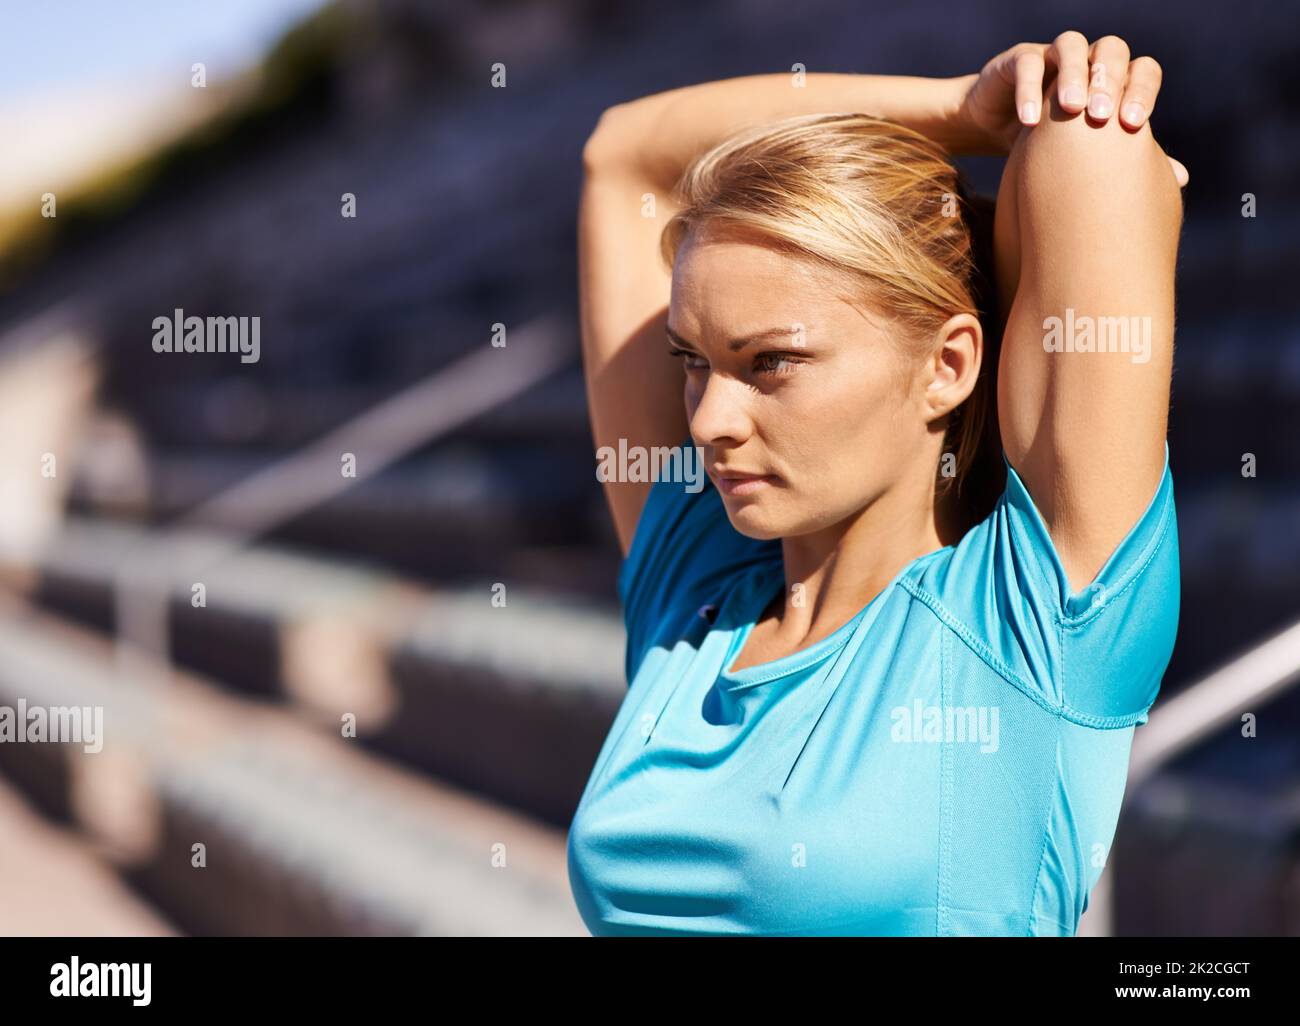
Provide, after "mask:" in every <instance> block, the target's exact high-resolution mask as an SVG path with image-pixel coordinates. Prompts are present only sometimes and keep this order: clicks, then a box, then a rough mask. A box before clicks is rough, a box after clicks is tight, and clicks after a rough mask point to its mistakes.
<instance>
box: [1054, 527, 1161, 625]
mask: <svg viewBox="0 0 1300 1026" xmlns="http://www.w3.org/2000/svg"><path fill="white" fill-rule="evenodd" d="M1172 522H1173V504H1172V503H1169V502H1166V503H1165V507H1164V513H1162V514H1161V517H1160V533H1159V534H1157V535H1156V537H1155V540H1154V541H1152V542H1151V543H1150V544H1149V545H1148V546H1147V551H1146V553H1145V558H1144V559H1143V560H1142V564H1141V566H1138V567H1137V568H1136V569H1134V570H1133V571H1132V572H1131V573H1130V574H1129V575H1128V579H1127V580H1125V581H1124V582H1123V587H1120V588H1118V589H1117V590H1116V591H1114V592H1113V593H1112V592H1111V591H1110V590H1109V589H1107V591H1106V592H1105V598H1104V599H1103V600H1102V601H1101V602H1099V603H1095V604H1094V605H1090V606H1089V607H1088V608H1087V610H1085V611H1084V612H1082V613H1080V614H1079V615H1078V616H1065V615H1064V614H1061V615H1059V616H1058V618H1057V619H1058V621H1059V623H1060V624H1061V626H1062V627H1063V628H1064V629H1065V630H1069V631H1077V630H1081V629H1082V628H1084V627H1086V626H1087V625H1088V624H1089V623H1091V622H1092V621H1093V620H1095V619H1096V618H1097V617H1098V616H1100V615H1101V614H1102V613H1103V612H1104V611H1105V610H1106V609H1108V608H1109V607H1110V605H1111V603H1112V602H1114V601H1115V600H1116V599H1118V598H1119V597H1120V596H1121V595H1123V594H1124V592H1126V591H1128V590H1129V589H1130V588H1132V587H1133V586H1134V585H1135V584H1137V582H1138V581H1139V580H1141V578H1142V575H1143V574H1144V573H1146V570H1147V567H1149V566H1150V565H1151V562H1152V560H1154V559H1155V558H1156V554H1157V553H1158V552H1159V551H1160V546H1161V545H1162V544H1163V543H1164V540H1165V537H1166V536H1167V535H1168V534H1169V525H1170V524H1171V523H1172Z"/></svg>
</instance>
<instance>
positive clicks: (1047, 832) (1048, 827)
mask: <svg viewBox="0 0 1300 1026" xmlns="http://www.w3.org/2000/svg"><path fill="white" fill-rule="evenodd" d="M1052 756H1053V761H1054V763H1055V769H1054V770H1053V772H1052V782H1051V785H1050V792H1049V793H1050V795H1051V799H1050V800H1049V801H1047V802H1044V803H1043V804H1044V817H1045V818H1044V820H1043V827H1042V830H1043V843H1042V847H1040V848H1039V850H1038V871H1037V872H1035V873H1034V887H1033V889H1032V890H1031V891H1030V892H1029V918H1028V921H1027V922H1026V923H1025V936H1027V937H1032V936H1034V926H1035V923H1036V921H1037V916H1036V915H1035V914H1034V909H1035V908H1036V907H1037V906H1038V889H1039V887H1041V886H1042V884H1043V869H1044V867H1046V865H1047V847H1048V841H1049V840H1050V838H1051V834H1052V814H1053V813H1054V812H1055V811H1056V801H1057V799H1056V795H1058V794H1059V793H1060V789H1061V717H1059V716H1058V717H1057V718H1056V744H1055V746H1054V748H1053V750H1052ZM1046 918H1048V919H1052V920H1053V921H1056V917H1055V916H1047V917H1046ZM1059 925H1061V926H1064V925H1065V924H1064V923H1059Z"/></svg>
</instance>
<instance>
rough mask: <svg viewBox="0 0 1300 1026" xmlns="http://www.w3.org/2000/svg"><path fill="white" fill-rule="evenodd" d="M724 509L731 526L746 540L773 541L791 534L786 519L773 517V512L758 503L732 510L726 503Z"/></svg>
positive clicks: (745, 504) (743, 505) (747, 504)
mask: <svg viewBox="0 0 1300 1026" xmlns="http://www.w3.org/2000/svg"><path fill="white" fill-rule="evenodd" d="M723 508H725V509H726V511H727V519H728V520H730V521H731V526H732V527H734V528H735V529H736V530H737V531H739V532H740V533H741V534H743V535H744V536H745V537H746V538H753V539H754V540H755V541H771V540H772V539H774V538H784V537H785V536H786V535H787V534H788V533H789V530H788V527H789V525H788V524H786V523H785V520H784V518H781V517H776V516H773V515H772V513H771V511H768V510H764V509H763V508H762V506H761V505H760V504H758V503H744V504H741V505H740V506H739V507H738V508H732V507H731V506H729V505H727V503H726V502H724V503H723Z"/></svg>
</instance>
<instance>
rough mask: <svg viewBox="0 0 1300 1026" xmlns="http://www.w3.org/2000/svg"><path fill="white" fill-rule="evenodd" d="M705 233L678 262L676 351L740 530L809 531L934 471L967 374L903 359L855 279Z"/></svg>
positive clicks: (693, 419) (672, 321)
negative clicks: (858, 298) (850, 296)
mask: <svg viewBox="0 0 1300 1026" xmlns="http://www.w3.org/2000/svg"><path fill="white" fill-rule="evenodd" d="M696 236H697V233H696V231H691V232H690V233H688V235H687V237H686V239H685V240H684V241H683V243H682V245H681V247H680V248H679V250H678V252H677V256H676V259H675V261H674V264H673V280H672V302H671V305H670V307H669V313H668V333H669V339H670V341H669V345H670V348H672V349H675V350H678V351H681V352H682V353H683V356H682V360H683V363H684V366H685V371H686V413H687V416H688V417H689V419H690V428H691V436H692V439H693V441H694V443H695V444H696V445H697V446H699V447H700V448H701V449H702V450H703V456H704V463H705V466H706V468H707V469H708V473H709V477H710V479H711V480H712V481H713V483H714V485H715V486H716V487H717V489H718V492H719V494H720V495H721V497H722V501H723V503H724V504H725V506H726V509H727V515H728V516H729V517H730V519H731V523H732V525H733V526H734V527H735V528H736V530H738V531H740V532H741V533H742V534H744V535H747V536H748V537H751V538H759V539H770V538H785V537H791V536H796V535H803V534H810V533H812V532H815V531H818V530H821V529H823V528H827V527H831V526H833V525H835V524H838V523H840V522H841V521H843V520H845V519H846V518H848V517H851V516H853V515H854V514H856V513H858V512H859V511H860V510H862V509H863V508H864V507H865V506H867V505H868V504H869V503H871V502H873V501H874V500H875V499H876V498H877V497H878V496H879V495H881V494H882V493H883V492H885V491H887V490H888V489H889V488H890V487H891V486H892V485H893V484H894V483H896V482H897V481H898V480H900V479H901V478H902V477H903V476H905V475H909V474H910V475H915V474H916V473H917V471H918V466H919V465H918V460H924V461H925V464H924V465H925V468H926V469H925V471H924V473H926V474H931V475H932V474H933V473H934V468H935V466H936V464H937V461H938V457H939V451H940V450H939V447H938V446H939V445H941V443H942V438H941V429H940V426H939V425H938V424H936V425H935V427H934V429H933V430H932V429H931V427H930V424H931V423H932V422H934V421H935V419H936V418H937V417H941V416H942V412H946V408H945V410H943V411H941V412H939V413H936V412H935V408H934V403H935V402H936V401H939V402H940V403H941V404H942V403H943V401H944V399H945V398H946V399H947V401H948V403H950V404H951V405H955V404H956V402H959V401H960V399H964V398H965V395H966V394H969V391H970V388H969V386H968V387H966V388H965V391H964V392H963V393H962V394H961V395H960V397H959V398H957V399H956V400H955V401H954V400H953V398H952V396H951V395H950V394H949V395H945V393H944V391H943V390H944V389H945V388H947V389H948V392H951V391H952V390H953V388H954V386H955V387H956V388H957V390H958V391H960V384H961V383H960V381H958V380H957V378H959V377H960V374H959V373H957V374H955V375H954V376H953V380H951V381H945V380H943V379H944V375H945V373H947V372H946V371H944V370H943V367H944V361H937V362H936V361H921V360H919V359H917V360H913V361H910V362H908V361H905V359H904V357H903V355H902V348H901V347H900V345H899V340H898V338H897V337H896V336H895V335H894V334H893V333H894V332H897V331H898V329H897V328H893V327H891V326H889V325H888V324H887V323H886V322H885V321H883V320H882V319H880V318H878V317H873V316H869V315H868V314H866V313H864V312H863V311H862V310H861V309H860V308H855V307H854V306H853V305H851V304H850V303H849V302H848V301H847V300H846V299H844V298H841V297H842V296H843V295H844V292H845V287H844V283H843V281H842V280H841V281H840V282H838V284H837V282H836V281H835V279H834V278H833V277H832V276H831V274H829V273H828V272H827V271H825V270H824V269H822V268H820V267H819V266H817V265H814V264H812V263H811V262H809V261H806V260H803V259H800V258H799V257H797V256H793V255H788V254H785V253H782V252H780V251H778V250H775V249H772V248H770V247H768V246H764V245H762V244H761V240H754V241H747V240H746V239H745V237H744V236H743V235H740V234H738V233H736V232H728V233H726V234H717V233H714V234H712V235H709V236H706V237H701V238H697V237H696ZM972 320H973V319H972ZM746 339H750V341H748V342H746V341H745V340H746ZM936 369H937V370H938V378H939V380H937V381H936ZM936 384H937V385H938V386H939V391H935V390H934V389H933V388H931V389H930V390H929V391H928V392H927V386H932V385H936ZM936 438H937V442H938V444H936ZM735 475H746V476H744V477H735ZM912 479H913V480H915V479H916V478H912ZM922 480H923V478H922Z"/></svg>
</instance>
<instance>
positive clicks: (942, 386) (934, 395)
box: [925, 313, 984, 420]
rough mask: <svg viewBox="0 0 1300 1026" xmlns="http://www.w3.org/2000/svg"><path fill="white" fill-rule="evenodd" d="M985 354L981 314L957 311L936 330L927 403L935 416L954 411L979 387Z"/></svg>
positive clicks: (936, 417) (926, 388)
mask: <svg viewBox="0 0 1300 1026" xmlns="http://www.w3.org/2000/svg"><path fill="white" fill-rule="evenodd" d="M983 357H984V333H983V329H982V328H981V327H980V322H979V318H978V317H975V316H974V315H972V314H966V313H962V314H954V315H953V316H952V317H950V318H948V320H946V321H944V323H943V324H942V325H941V326H940V327H939V330H938V331H936V332H935V334H934V340H933V346H932V349H931V356H930V358H929V362H928V363H927V364H926V373H927V374H928V375H929V378H928V380H927V382H926V386H925V403H926V410H927V413H928V414H929V415H930V417H931V419H934V420H937V419H938V418H940V417H943V416H945V415H947V414H948V413H951V412H952V411H953V410H955V409H956V408H957V407H958V406H960V405H961V404H962V403H964V402H965V401H966V400H967V398H969V396H970V394H971V393H972V392H974V391H975V382H976V381H977V380H978V378H979V372H980V364H981V362H982V360H983Z"/></svg>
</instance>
